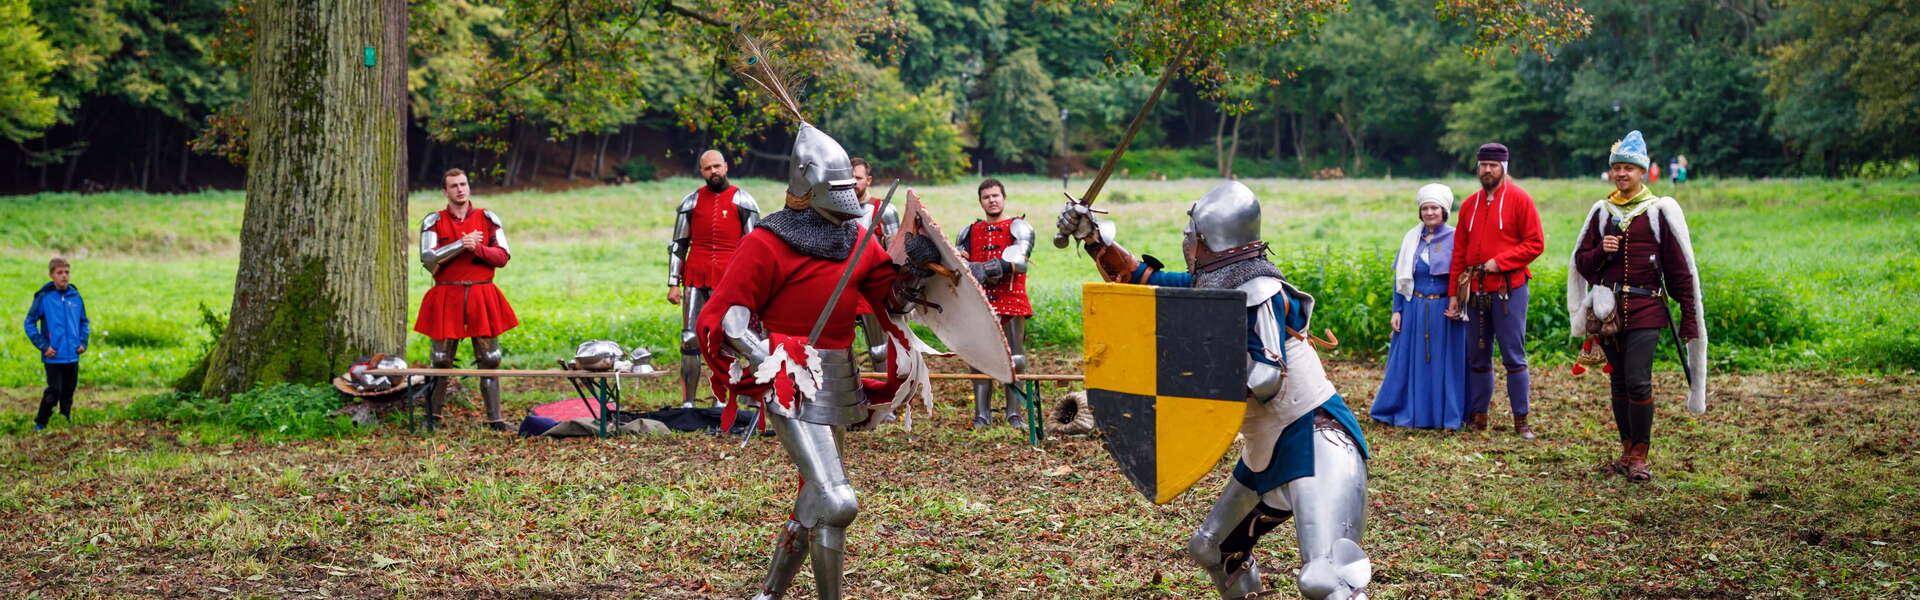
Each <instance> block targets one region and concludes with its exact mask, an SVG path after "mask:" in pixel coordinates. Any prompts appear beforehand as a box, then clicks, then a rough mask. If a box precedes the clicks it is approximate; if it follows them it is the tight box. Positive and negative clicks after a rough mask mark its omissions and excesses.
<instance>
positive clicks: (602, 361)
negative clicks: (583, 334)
mask: <svg viewBox="0 0 1920 600" xmlns="http://www.w3.org/2000/svg"><path fill="white" fill-rule="evenodd" d="M622 354H624V353H623V352H621V350H620V345H619V344H615V343H613V342H609V341H607V340H590V341H588V342H587V343H584V344H581V345H580V348H579V349H577V350H575V351H574V352H573V364H574V366H576V367H579V368H581V369H585V370H588V371H612V370H613V367H614V363H616V362H619V361H620V358H621V356H622Z"/></svg>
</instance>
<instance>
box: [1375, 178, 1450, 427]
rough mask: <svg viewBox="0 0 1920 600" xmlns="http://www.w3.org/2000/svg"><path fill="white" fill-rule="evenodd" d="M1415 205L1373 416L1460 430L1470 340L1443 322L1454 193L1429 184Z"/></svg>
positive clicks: (1396, 277)
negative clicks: (1449, 219)
mask: <svg viewBox="0 0 1920 600" xmlns="http://www.w3.org/2000/svg"><path fill="white" fill-rule="evenodd" d="M1414 199H1415V200H1416V201H1418V202H1419V205H1420V224H1419V225H1417V226H1415V227H1414V228H1413V229H1412V230H1410V231H1408V232H1407V235H1406V237H1405V238H1403V239H1402V240H1401V241H1400V251H1399V253H1398V254H1396V255H1395V256H1394V259H1393V291H1394V294H1393V339H1392V341H1391V343H1390V345H1389V346H1388V349H1387V372H1386V378H1385V379H1383V380H1382V381H1381V382H1380V390H1379V392H1378V393H1376V394H1374V397H1373V410H1372V411H1370V414H1371V416H1372V417H1373V420H1375V421H1379V422H1381V423H1386V424H1388V425H1394V426H1398V427H1420V428H1436V427H1437V428H1444V429H1449V430H1452V429H1459V428H1460V419H1461V413H1463V412H1464V411H1465V409H1466V385H1467V333H1466V327H1465V326H1464V325H1463V324H1462V323H1461V322H1460V321H1455V320H1452V319H1448V318H1446V316H1445V313H1446V311H1447V284H1448V282H1449V279H1448V277H1447V275H1448V274H1449V273H1450V272H1451V271H1452V269H1451V268H1450V263H1451V262H1452V260H1451V259H1452V257H1453V227H1451V226H1449V225H1447V212H1448V211H1449V210H1450V209H1451V207H1452V206H1453V190H1450V189H1447V186H1445V185H1441V184H1438V183H1430V184H1427V185H1425V186H1422V187H1421V188H1420V191H1419V192H1418V193H1416V194H1415V195H1414Z"/></svg>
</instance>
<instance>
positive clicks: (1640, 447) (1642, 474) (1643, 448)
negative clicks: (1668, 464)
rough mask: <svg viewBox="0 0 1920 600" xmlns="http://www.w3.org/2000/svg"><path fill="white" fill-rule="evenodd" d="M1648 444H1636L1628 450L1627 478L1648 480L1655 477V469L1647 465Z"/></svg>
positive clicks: (1629, 479) (1630, 479)
mask: <svg viewBox="0 0 1920 600" xmlns="http://www.w3.org/2000/svg"><path fill="white" fill-rule="evenodd" d="M1647 450H1648V448H1647V445H1646V444H1634V445H1633V447H1632V448H1631V449H1629V450H1627V480H1628V481H1647V480H1650V479H1653V469H1652V468H1650V467H1649V466H1648V465H1647Z"/></svg>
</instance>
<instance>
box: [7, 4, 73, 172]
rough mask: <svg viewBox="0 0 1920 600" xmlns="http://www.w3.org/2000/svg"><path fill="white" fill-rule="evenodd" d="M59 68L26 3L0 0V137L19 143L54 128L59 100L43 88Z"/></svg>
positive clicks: (51, 49)
mask: <svg viewBox="0 0 1920 600" xmlns="http://www.w3.org/2000/svg"><path fill="white" fill-rule="evenodd" d="M59 66H60V63H59V59H58V58H57V57H56V56H55V55H54V52H53V48H52V47H51V46H49V45H47V41H46V40H44V39H41V37H40V28H39V26H37V25H35V24H34V21H33V18H32V14H31V7H30V6H28V5H27V0H0V137H5V138H6V139H8V140H10V141H14V142H19V141H21V140H25V139H28V138H31V137H35V136H37V135H39V132H40V130H42V129H45V128H47V127H48V126H50V125H53V123H54V115H55V113H54V109H55V108H57V107H58V106H59V100H58V99H56V98H55V97H53V96H49V95H47V94H46V86H47V80H48V79H49V76H50V75H51V74H52V72H53V70H54V69H55V68H57V67H59Z"/></svg>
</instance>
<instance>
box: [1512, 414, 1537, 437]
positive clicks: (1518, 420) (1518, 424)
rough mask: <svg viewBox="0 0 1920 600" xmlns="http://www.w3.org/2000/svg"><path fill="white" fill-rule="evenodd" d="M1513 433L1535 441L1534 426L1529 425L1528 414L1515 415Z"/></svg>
mask: <svg viewBox="0 0 1920 600" xmlns="http://www.w3.org/2000/svg"><path fill="white" fill-rule="evenodd" d="M1513 433H1514V434H1515V435H1518V436H1520V439H1523V440H1527V441H1529V442H1531V441H1533V428H1532V427H1528V426H1527V416H1526V415H1514V416H1513Z"/></svg>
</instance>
